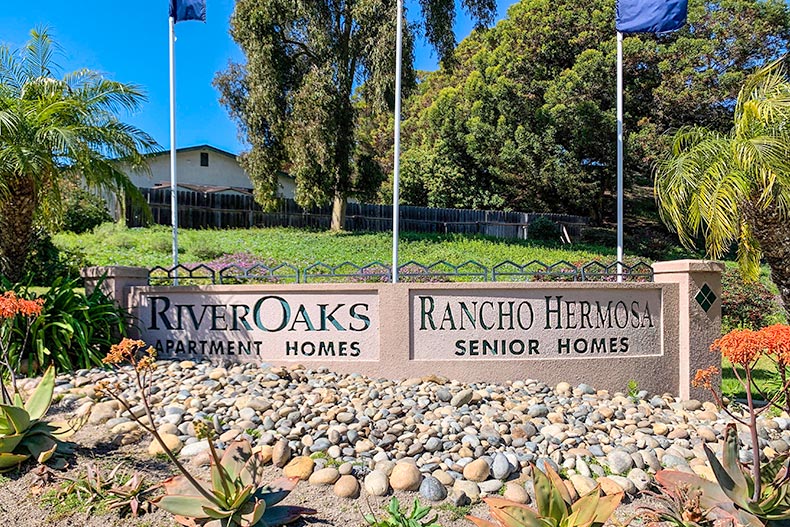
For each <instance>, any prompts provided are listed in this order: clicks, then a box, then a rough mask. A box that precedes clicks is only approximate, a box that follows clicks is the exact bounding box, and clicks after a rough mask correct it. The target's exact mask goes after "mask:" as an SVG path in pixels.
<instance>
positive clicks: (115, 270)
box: [80, 266, 148, 311]
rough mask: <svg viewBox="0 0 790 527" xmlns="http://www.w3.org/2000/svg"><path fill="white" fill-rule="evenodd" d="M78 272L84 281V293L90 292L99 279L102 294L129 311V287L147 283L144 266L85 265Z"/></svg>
mask: <svg viewBox="0 0 790 527" xmlns="http://www.w3.org/2000/svg"><path fill="white" fill-rule="evenodd" d="M80 274H81V275H82V279H83V282H84V283H85V294H88V295H89V294H91V292H92V291H93V290H94V289H95V288H96V285H97V284H99V282H100V281H101V284H100V285H99V287H100V288H101V290H102V291H103V292H104V294H106V295H107V296H109V297H110V298H112V299H113V300H115V302H116V303H117V304H118V305H119V306H121V307H122V308H124V309H126V310H127V311H129V299H128V295H129V288H130V287H132V286H136V285H148V269H146V268H145V267H129V266H108V267H85V268H83V269H82V272H81V273H80ZM102 279H103V280H102Z"/></svg>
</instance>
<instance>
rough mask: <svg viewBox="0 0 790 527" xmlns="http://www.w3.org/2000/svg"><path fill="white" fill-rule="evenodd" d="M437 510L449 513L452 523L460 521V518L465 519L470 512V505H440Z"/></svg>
mask: <svg viewBox="0 0 790 527" xmlns="http://www.w3.org/2000/svg"><path fill="white" fill-rule="evenodd" d="M437 509H438V510H440V511H444V512H449V513H450V519H451V520H453V521H456V520H460V519H461V518H463V517H465V516H466V515H467V514H469V512H471V510H472V505H471V504H469V505H461V506H458V505H453V504H452V503H441V504H439V506H438V507H437Z"/></svg>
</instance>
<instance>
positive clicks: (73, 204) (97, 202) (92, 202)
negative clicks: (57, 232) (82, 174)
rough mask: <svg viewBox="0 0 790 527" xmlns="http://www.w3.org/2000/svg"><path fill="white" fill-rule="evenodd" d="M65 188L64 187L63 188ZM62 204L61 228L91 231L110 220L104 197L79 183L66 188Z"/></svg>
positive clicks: (77, 231)
mask: <svg viewBox="0 0 790 527" xmlns="http://www.w3.org/2000/svg"><path fill="white" fill-rule="evenodd" d="M64 190H65V189H64ZM64 194H66V200H65V202H64V204H63V219H62V223H61V228H62V229H63V230H64V231H69V232H74V233H77V234H80V233H83V232H87V231H91V230H93V229H94V228H96V227H98V226H99V225H101V224H102V223H107V222H111V221H112V216H111V215H110V212H109V211H108V210H107V203H106V202H105V201H104V198H102V197H101V196H98V195H96V194H95V193H93V192H90V191H88V190H85V189H84V188H82V187H80V186H79V185H76V184H75V185H73V186H72V187H71V188H69V189H68V192H64Z"/></svg>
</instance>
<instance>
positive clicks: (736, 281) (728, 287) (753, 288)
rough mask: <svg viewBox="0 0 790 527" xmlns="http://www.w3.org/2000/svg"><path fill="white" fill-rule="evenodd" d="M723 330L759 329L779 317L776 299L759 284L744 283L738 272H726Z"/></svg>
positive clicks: (722, 278) (722, 289)
mask: <svg viewBox="0 0 790 527" xmlns="http://www.w3.org/2000/svg"><path fill="white" fill-rule="evenodd" d="M721 291H722V295H721V326H722V327H721V329H722V333H728V332H730V331H731V330H733V329H735V328H749V329H759V328H761V327H763V326H767V325H769V324H770V323H771V322H773V321H774V319H775V318H776V316H777V314H778V313H779V309H780V308H779V304H778V303H777V302H776V297H775V296H774V294H773V293H771V291H769V290H768V288H767V287H765V285H763V284H762V283H760V282H744V280H743V278H742V277H741V275H740V273H739V272H738V270H737V269H729V268H728V269H725V271H724V274H723V275H722V277H721Z"/></svg>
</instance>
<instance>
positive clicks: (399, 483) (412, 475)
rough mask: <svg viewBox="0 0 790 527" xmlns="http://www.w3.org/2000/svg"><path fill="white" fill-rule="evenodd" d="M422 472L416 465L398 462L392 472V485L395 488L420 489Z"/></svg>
mask: <svg viewBox="0 0 790 527" xmlns="http://www.w3.org/2000/svg"><path fill="white" fill-rule="evenodd" d="M421 482H422V474H421V473H420V469H418V468H417V466H416V465H413V464H411V463H404V462H401V463H398V464H397V465H395V468H394V469H392V474H390V485H392V488H393V489H395V490H412V491H414V490H419V488H420V483H421Z"/></svg>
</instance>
